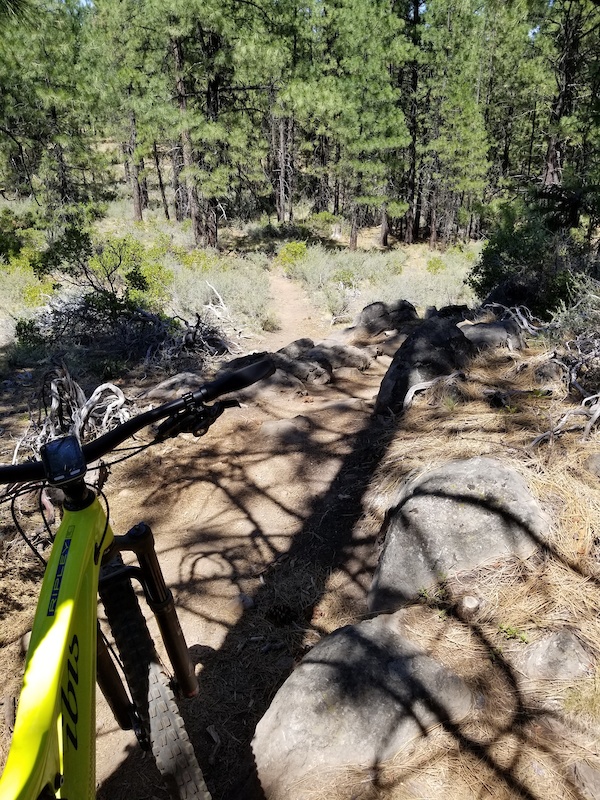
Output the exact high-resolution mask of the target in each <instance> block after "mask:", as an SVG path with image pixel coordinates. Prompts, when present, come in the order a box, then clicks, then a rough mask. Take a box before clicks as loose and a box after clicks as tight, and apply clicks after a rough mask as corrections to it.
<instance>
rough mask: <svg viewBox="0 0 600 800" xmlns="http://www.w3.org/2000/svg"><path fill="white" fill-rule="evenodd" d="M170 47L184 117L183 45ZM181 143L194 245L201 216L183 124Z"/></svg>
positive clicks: (188, 134) (174, 42)
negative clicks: (186, 172)
mask: <svg viewBox="0 0 600 800" xmlns="http://www.w3.org/2000/svg"><path fill="white" fill-rule="evenodd" d="M171 48H172V51H173V58H174V61H175V76H176V77H175V92H176V95H177V105H178V107H179V112H180V114H181V116H182V117H184V118H185V116H186V112H187V94H186V87H185V82H184V80H183V47H182V44H181V40H180V39H172V40H171ZM181 145H182V157H183V166H184V168H185V169H186V170H188V171H189V172H188V176H187V178H186V182H187V194H188V204H189V209H190V217H191V220H192V232H193V234H194V243H195V244H196V245H201V244H202V218H201V213H200V200H199V198H198V190H197V189H196V186H195V185H194V182H193V181H194V179H193V178H192V176H191V170H192V169H193V167H194V166H195V163H196V162H195V158H194V148H193V145H192V134H191V132H190V129H189V128H188V127H186V126H184V128H183V130H182V132H181Z"/></svg>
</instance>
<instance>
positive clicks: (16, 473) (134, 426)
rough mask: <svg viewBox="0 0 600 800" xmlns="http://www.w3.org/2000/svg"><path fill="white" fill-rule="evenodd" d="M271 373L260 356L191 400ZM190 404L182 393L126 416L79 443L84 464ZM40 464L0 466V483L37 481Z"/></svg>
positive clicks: (235, 388)
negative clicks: (123, 419)
mask: <svg viewBox="0 0 600 800" xmlns="http://www.w3.org/2000/svg"><path fill="white" fill-rule="evenodd" d="M274 372H275V365H274V364H273V362H272V360H271V359H270V358H263V359H261V360H260V361H257V362H255V363H254V364H250V365H249V366H247V367H242V368H241V369H238V370H235V371H234V372H228V373H226V374H225V375H221V377H219V378H216V379H215V380H214V381H210V382H209V383H205V384H204V386H201V387H200V388H199V389H197V390H196V391H195V392H192V393H191V402H193V403H194V404H195V405H198V406H200V405H201V404H203V403H208V402H210V401H211V400H217V399H218V398H219V397H222V396H223V395H225V394H230V393H231V392H239V391H240V390H241V389H246V388H247V387H248V386H252V384H253V383H257V382H258V381H260V380H262V379H263V378H267V377H268V376H269V375H272V374H273V373H274ZM189 403H190V396H189V395H185V396H183V397H180V398H178V399H177V400H171V401H170V402H168V403H164V404H163V405H161V406H158V408H153V409H151V410H150V411H145V412H144V413H143V414H138V416H137V417H133V418H132V419H128V420H127V421H126V422H123V423H121V425H119V426H117V427H116V428H113V430H111V431H108V433H105V434H103V435H102V436H99V437H98V438H97V439H94V441H93V442H90V443H89V444H84V445H83V455H84V456H85V460H86V463H87V464H89V463H91V462H92V461H97V459H99V458H102V456H104V455H106V454H107V453H110V451H111V450H114V448H115V447H118V445H120V444H122V443H123V442H124V441H125V440H126V439H128V438H129V437H130V436H133V434H134V433H138V431H141V430H142V428H145V427H146V426H147V425H151V424H152V423H153V422H158V421H159V420H161V419H165V418H166V417H168V416H170V415H171V414H175V413H177V412H178V411H181V410H183V409H184V408H186V407H188V406H189ZM45 477H46V475H45V472H44V466H43V464H42V462H41V461H29V462H27V463H25V464H13V465H11V466H0V484H11V483H25V482H28V481H38V480H42V479H43V478H45Z"/></svg>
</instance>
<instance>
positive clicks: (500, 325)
mask: <svg viewBox="0 0 600 800" xmlns="http://www.w3.org/2000/svg"><path fill="white" fill-rule="evenodd" d="M460 329H461V330H462V332H463V333H464V335H465V336H466V337H467V339H468V340H469V341H470V342H472V343H473V344H474V345H475V346H476V347H477V348H478V349H480V350H485V349H488V348H492V347H508V349H509V350H521V349H522V348H523V347H525V339H524V338H523V331H522V329H521V327H520V325H519V324H518V323H517V322H515V320H513V319H503V320H499V321H498V322H478V323H476V324H474V325H461V326H460Z"/></svg>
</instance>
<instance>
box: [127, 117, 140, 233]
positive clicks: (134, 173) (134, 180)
mask: <svg viewBox="0 0 600 800" xmlns="http://www.w3.org/2000/svg"><path fill="white" fill-rule="evenodd" d="M136 146H137V125H136V119H135V114H134V112H133V111H131V112H130V114H129V174H130V175H131V194H132V198H133V219H134V221H135V222H142V220H143V216H142V187H141V186H140V163H139V161H138V159H137V158H136V155H135V148H136Z"/></svg>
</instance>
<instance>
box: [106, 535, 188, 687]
mask: <svg viewBox="0 0 600 800" xmlns="http://www.w3.org/2000/svg"><path fill="white" fill-rule="evenodd" d="M115 540H116V541H117V542H118V546H119V549H120V550H125V549H126V550H131V551H132V552H134V553H135V555H136V557H137V560H138V563H139V565H140V572H141V577H142V586H143V588H144V594H145V596H146V600H147V602H148V605H149V606H150V608H151V610H152V612H153V614H154V615H155V617H156V621H157V622H158V627H159V629H160V633H161V636H162V639H163V642H164V644H165V649H166V651H167V654H168V656H169V660H170V662H171V665H172V666H173V671H174V673H175V678H176V680H177V684H178V688H179V691H180V692H181V694H182V695H183V696H184V697H195V696H196V695H197V694H198V691H199V687H198V680H197V678H196V674H195V672H194V665H193V664H192V661H191V659H190V654H189V651H188V647H187V644H186V641H185V637H184V635H183V631H182V630H181V625H180V623H179V618H178V616H177V611H176V609H175V602H174V600H173V595H172V593H171V590H170V589H169V588H168V586H167V584H166V583H165V579H164V576H163V573H162V569H161V567H160V564H159V562H158V557H157V555H156V550H155V547H154V535H153V533H152V530H151V529H150V526H149V525H146V523H145V522H140V523H139V524H138V525H135V526H134V527H133V528H131V530H129V531H128V532H127V533H126V534H125V536H117V537H115Z"/></svg>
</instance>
